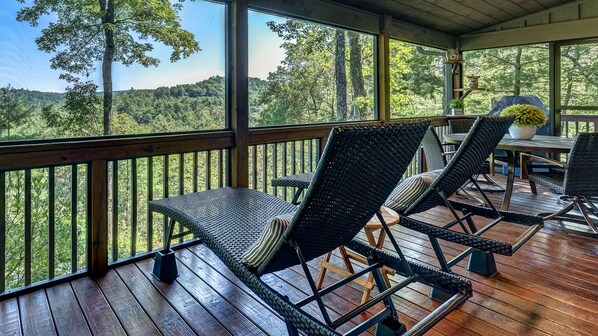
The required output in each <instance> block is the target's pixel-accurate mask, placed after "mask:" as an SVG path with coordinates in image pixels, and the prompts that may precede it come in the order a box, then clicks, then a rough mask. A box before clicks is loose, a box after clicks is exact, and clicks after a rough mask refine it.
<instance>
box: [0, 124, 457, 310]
mask: <svg viewBox="0 0 598 336" xmlns="http://www.w3.org/2000/svg"><path fill="white" fill-rule="evenodd" d="M376 123H378V122H358V123H351V124H376ZM446 124H447V119H446V118H437V119H434V121H433V125H434V126H436V127H438V128H437V129H438V130H439V133H440V134H441V135H442V134H444V131H445V129H444V126H443V125H446ZM332 126H334V125H332V124H326V125H307V126H293V127H276V128H262V129H251V130H250V131H249V137H248V145H249V160H248V164H249V187H250V188H254V189H258V190H262V191H266V192H269V193H272V194H275V195H277V196H279V197H281V198H285V199H289V198H290V197H291V195H292V193H293V192H294V191H293V190H291V189H284V188H278V189H275V188H273V187H271V184H270V180H271V179H272V178H273V177H278V176H285V175H290V174H295V173H299V172H306V171H312V170H313V169H314V168H315V166H316V165H317V161H318V159H319V158H320V156H321V153H322V150H323V147H324V145H325V143H326V140H327V137H328V134H329V132H330V129H331V127H332ZM234 145H235V140H234V133H233V132H231V131H210V132H196V133H187V134H174V135H154V136H143V137H135V136H127V137H111V138H91V139H70V140H55V141H50V142H39V141H27V142H12V143H2V144H0V298H1V297H7V296H12V295H15V294H17V293H20V292H23V291H29V290H34V289H36V288H40V287H43V286H46V285H48V284H49V283H55V282H59V281H65V280H68V279H71V278H73V277H76V276H82V275H100V274H103V273H105V272H106V270H107V269H108V268H109V267H113V266H114V265H118V264H121V263H124V262H129V261H130V260H131V259H138V258H142V257H146V256H148V255H150V254H151V252H152V251H154V250H156V249H158V248H160V247H161V246H162V233H163V230H164V225H165V220H166V219H165V218H163V217H160V216H158V215H155V214H152V213H150V212H149V211H148V210H147V201H148V200H152V199H159V198H162V197H166V196H173V195H179V194H186V193H191V192H196V191H200V190H205V189H210V188H216V187H222V186H227V185H229V184H230V181H231V178H230V170H231V161H230V155H229V154H230V149H232V148H234ZM420 169H421V154H418V155H416V157H415V158H414V161H413V163H412V164H411V166H410V167H409V171H408V172H407V175H411V174H414V173H417V172H418V171H419V170H420ZM178 230H181V228H180V227H179V228H178ZM13 237H14V238H13ZM17 237H23V238H22V239H17ZM192 238H193V237H192V236H187V237H184V238H181V239H180V240H179V241H178V242H179V243H180V242H184V241H185V240H187V239H192Z"/></svg>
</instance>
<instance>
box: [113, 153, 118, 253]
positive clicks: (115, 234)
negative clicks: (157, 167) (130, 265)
mask: <svg viewBox="0 0 598 336" xmlns="http://www.w3.org/2000/svg"><path fill="white" fill-rule="evenodd" d="M118 185H119V183H118V161H112V261H117V260H118Z"/></svg>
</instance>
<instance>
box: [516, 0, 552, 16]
mask: <svg viewBox="0 0 598 336" xmlns="http://www.w3.org/2000/svg"><path fill="white" fill-rule="evenodd" d="M511 2H513V3H514V4H515V5H517V6H519V7H521V8H523V9H525V10H526V11H528V12H529V13H536V12H539V11H541V10H544V9H546V8H545V7H544V6H543V5H542V4H540V3H538V2H537V1H534V0H511Z"/></svg>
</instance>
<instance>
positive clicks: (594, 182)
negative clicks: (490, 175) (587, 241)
mask: <svg viewBox="0 0 598 336" xmlns="http://www.w3.org/2000/svg"><path fill="white" fill-rule="evenodd" d="M521 162H528V167H529V168H528V176H527V177H528V181H529V185H530V188H531V191H532V193H533V194H535V195H537V194H538V192H537V188H536V184H540V185H543V186H546V187H549V188H551V189H553V190H554V191H555V192H557V193H560V194H563V196H561V198H560V200H561V201H564V202H567V204H566V205H565V206H564V207H563V208H561V209H560V210H558V211H556V212H554V213H549V212H545V213H539V214H538V216H542V217H544V220H545V221H547V220H559V221H560V224H561V226H562V227H563V229H564V230H565V231H567V232H570V233H575V234H580V235H584V236H589V237H598V223H597V222H596V220H595V219H593V218H592V217H591V216H590V215H593V216H594V217H598V207H597V206H596V205H595V204H594V201H596V197H597V196H598V177H597V176H596V175H597V174H596V173H597V172H598V133H580V134H578V135H577V137H576V139H575V142H574V143H573V147H572V149H571V152H570V154H569V160H568V162H567V163H564V162H561V161H557V160H553V159H550V158H546V157H542V156H538V155H534V154H528V153H521ZM533 162H541V163H544V164H547V165H546V166H542V168H544V169H547V168H548V169H549V171H548V172H534V171H533V169H532V168H533V167H537V166H534V165H533V164H532V163H533ZM574 209H577V210H578V211H579V212H580V213H581V216H580V215H575V214H570V213H569V212H571V211H572V210H574ZM568 222H573V223H577V224H582V225H587V229H584V228H583V227H582V226H574V225H569V224H568Z"/></svg>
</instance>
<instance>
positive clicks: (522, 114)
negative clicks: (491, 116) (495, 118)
mask: <svg viewBox="0 0 598 336" xmlns="http://www.w3.org/2000/svg"><path fill="white" fill-rule="evenodd" d="M500 115H501V116H515V121H513V125H515V126H520V127H521V126H538V127H541V126H544V125H546V121H547V120H546V115H544V112H543V111H542V110H541V109H540V108H539V107H537V106H534V105H528V104H515V105H511V106H509V107H507V108H506V109H504V110H502V112H501V113H500Z"/></svg>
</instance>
